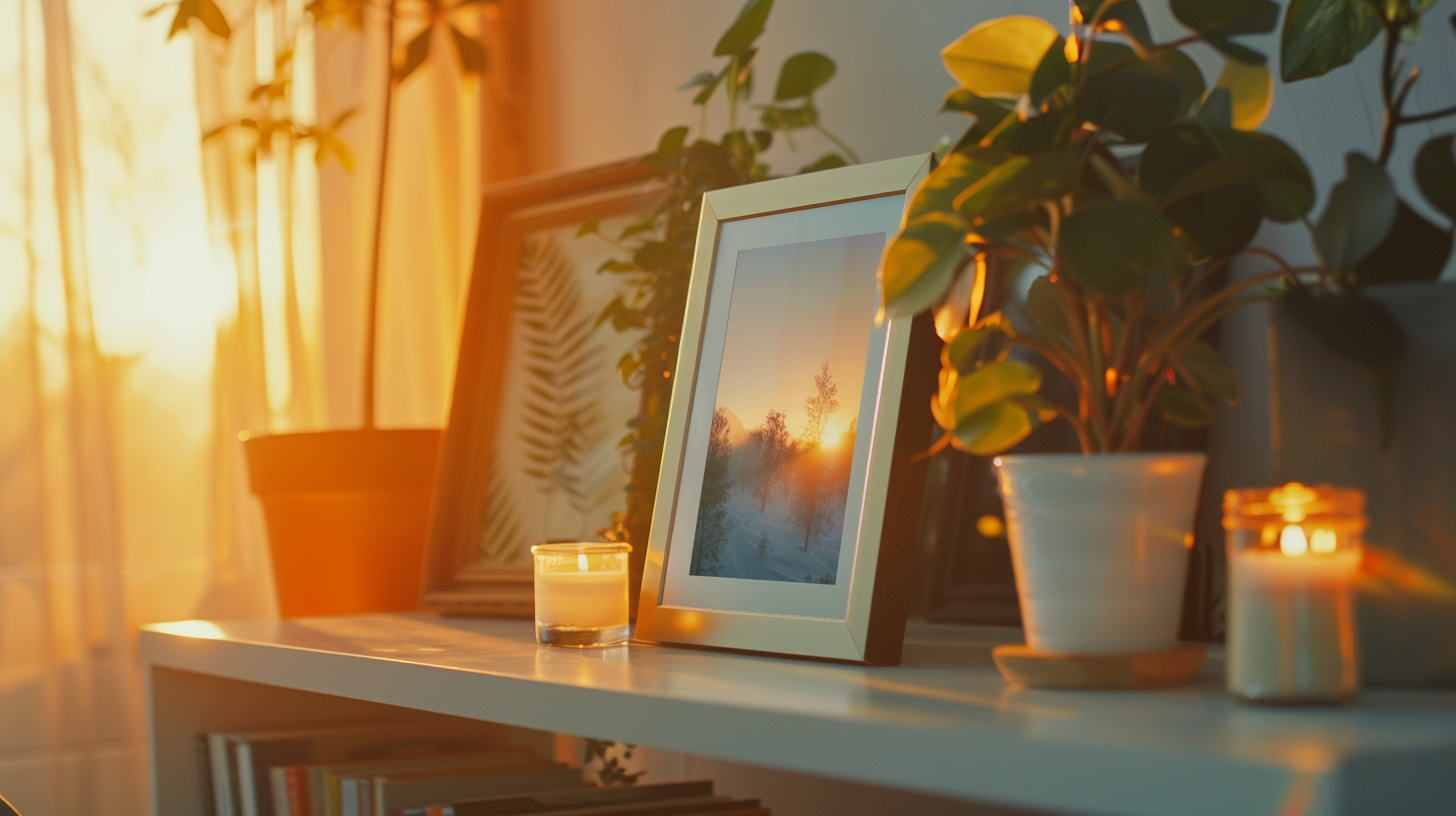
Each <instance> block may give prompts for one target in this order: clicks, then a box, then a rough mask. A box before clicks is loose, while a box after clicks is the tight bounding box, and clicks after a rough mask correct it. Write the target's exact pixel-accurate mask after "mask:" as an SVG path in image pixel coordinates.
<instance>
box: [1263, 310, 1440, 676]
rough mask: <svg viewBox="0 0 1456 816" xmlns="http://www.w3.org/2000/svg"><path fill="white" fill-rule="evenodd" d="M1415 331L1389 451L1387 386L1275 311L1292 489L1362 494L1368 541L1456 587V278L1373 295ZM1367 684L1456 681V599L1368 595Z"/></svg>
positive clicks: (1278, 435) (1281, 431)
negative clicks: (1381, 395)
mask: <svg viewBox="0 0 1456 816" xmlns="http://www.w3.org/2000/svg"><path fill="white" fill-rule="evenodd" d="M1366 292H1367V294H1369V295H1370V296H1371V297H1374V298H1376V299H1378V300H1380V301H1381V302H1383V303H1384V304H1385V305H1386V306H1388V307H1389V308H1390V310H1391V311H1392V312H1394V313H1395V315H1396V316H1397V318H1398V319H1399V320H1400V323H1401V325H1402V327H1403V328H1404V329H1405V332H1406V337H1407V344H1408V346H1407V350H1406V353H1405V355H1404V357H1403V358H1402V360H1401V361H1400V365H1399V373H1398V379H1397V387H1396V394H1395V407H1394V417H1395V425H1394V434H1393V437H1392V439H1391V440H1390V443H1389V444H1388V445H1386V446H1382V445H1381V440H1380V433H1379V423H1378V418H1377V412H1376V392H1375V382H1374V378H1373V376H1372V375H1371V373H1370V372H1369V371H1368V370H1366V369H1364V368H1362V367H1361V366H1359V365H1357V364H1355V363H1352V362H1350V361H1348V360H1345V359H1343V358H1340V357H1337V356H1335V355H1333V354H1331V353H1330V352H1329V351H1327V350H1326V349H1325V347H1324V346H1323V345H1322V344H1321V343H1320V342H1319V341H1318V340H1317V339H1316V338H1315V337H1314V336H1313V335H1312V334H1311V333H1310V332H1309V331H1308V330H1307V329H1306V328H1305V327H1304V326H1302V325H1300V324H1298V323H1296V322H1294V321H1293V320H1292V319H1291V318H1289V317H1288V316H1287V315H1285V314H1283V312H1282V310H1280V309H1278V308H1275V309H1273V310H1271V311H1272V315H1273V320H1272V328H1271V335H1270V362H1271V373H1272V378H1273V382H1272V383H1271V389H1270V394H1271V403H1272V404H1271V420H1272V437H1273V439H1272V441H1273V448H1274V468H1275V473H1276V474H1277V476H1278V478H1279V480H1280V481H1281V482H1285V481H1299V482H1304V483H1306V484H1320V483H1329V484H1334V485H1339V486H1344V487H1358V488H1360V489H1361V490H1364V491H1365V495H1366V498H1367V501H1368V513H1369V516H1370V527H1369V530H1368V531H1367V534H1366V541H1368V542H1369V543H1370V544H1372V545H1375V546H1378V547H1381V548H1383V549H1386V550H1389V551H1391V552H1394V553H1395V554H1396V555H1398V556H1400V557H1401V558H1404V559H1406V560H1408V561H1410V562H1412V563H1414V564H1415V565H1417V566H1419V567H1421V568H1422V569H1424V570H1427V571H1429V572H1431V573H1433V574H1435V575H1437V576H1439V577H1441V578H1442V579H1444V580H1445V581H1446V582H1447V583H1449V584H1452V585H1456V283H1431V284H1408V285H1400V286H1385V287H1376V288H1372V289H1368V290H1366ZM1359 627H1360V654H1361V671H1362V674H1363V675H1364V680H1365V683H1366V684H1367V685H1397V686H1413V685H1420V686H1430V685H1443V686H1452V685H1456V603H1453V602H1449V601H1442V600H1439V599H1432V598H1421V597H1411V596H1408V595H1376V594H1372V593H1369V592H1366V593H1362V594H1361V596H1360V602H1359Z"/></svg>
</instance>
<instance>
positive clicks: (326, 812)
mask: <svg viewBox="0 0 1456 816" xmlns="http://www.w3.org/2000/svg"><path fill="white" fill-rule="evenodd" d="M491 769H498V770H499V771H501V772H502V773H503V774H514V773H522V774H526V775H527V776H526V778H527V779H529V780H531V783H530V784H526V786H525V787H524V788H510V789H509V792H512V793H518V792H523V791H531V790H545V789H553V788H557V787H562V786H563V785H565V784H573V785H581V772H580V771H578V770H576V769H571V768H567V767H566V766H565V765H561V764H559V763H550V762H542V761H540V760H538V759H536V758H535V756H534V755H528V754H523V753H522V752H520V751H518V750H512V749H504V750H501V751H496V752H483V753H482V752H475V753H468V754H454V755H449V754H447V755H441V756H433V757H417V758H412V759H401V760H388V761H380V760H362V761H355V762H342V763H339V762H335V763H328V762H325V763H314V764H310V765H300V766H285V767H284V769H283V777H284V779H285V781H286V782H288V783H289V784H290V788H289V790H288V793H287V796H286V798H287V799H288V800H289V802H290V806H289V810H288V811H286V812H280V813H279V814H278V816H343V813H344V809H345V807H346V806H347V807H349V808H350V809H351V814H350V816H353V814H352V810H353V809H357V808H359V807H361V805H363V806H368V807H371V808H372V804H373V800H374V797H373V794H372V789H373V779H374V777H375V776H376V775H379V776H384V777H385V778H388V776H389V775H391V774H398V775H404V776H408V775H409V774H410V773H411V772H419V773H420V774H423V775H430V774H433V775H434V776H435V777H437V778H438V777H447V776H452V775H462V774H475V775H477V776H480V775H487V774H488V773H489V772H490V770H491ZM541 771H549V772H550V773H539V772H541ZM290 772H291V773H290ZM346 780H347V781H348V784H347V785H346V784H345V782H346ZM361 780H362V781H364V782H365V783H366V785H365V789H366V790H368V791H369V793H367V794H366V795H365V797H364V798H365V799H366V800H367V803H359V801H358V796H359V793H360V790H361V788H360V786H359V785H358V784H356V783H357V782H359V781H361ZM563 780H564V781H563ZM523 784H525V783H523ZM467 795H469V794H467ZM478 795H481V796H491V795H494V789H493V788H490V787H489V786H487V787H485V788H484V789H483V790H482V792H481V793H480V794H478ZM295 801H296V802H300V803H302V805H303V807H304V808H305V810H304V811H303V812H297V813H296V812H294V809H293V806H292V804H291V803H292V802H295ZM379 816H383V814H380V815H379Z"/></svg>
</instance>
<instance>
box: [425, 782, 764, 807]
mask: <svg viewBox="0 0 1456 816" xmlns="http://www.w3.org/2000/svg"><path fill="white" fill-rule="evenodd" d="M694 813H710V814H716V815H717V816H768V814H769V811H768V809H767V808H764V807H763V806H762V804H761V803H760V802H759V800H757V799H732V798H730V797H726V796H717V795H714V793H713V783H712V781H710V780H698V781H691V782H667V783H659V784H650V785H634V786H630V787H611V788H580V789H577V790H563V791H543V792H538V793H532V794H527V795H523V796H501V797H494V798H490V799H476V800H470V801H456V802H455V803H453V804H450V805H435V806H430V807H423V808H415V809H409V810H405V811H404V812H403V816H527V815H528V814H561V816H677V814H694Z"/></svg>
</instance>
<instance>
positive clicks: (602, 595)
mask: <svg viewBox="0 0 1456 816" xmlns="http://www.w3.org/2000/svg"><path fill="white" fill-rule="evenodd" d="M536 621H537V622H538V623H539V624H541V625H545V626H565V627H571V628H602V629H605V628H609V627H613V626H626V625H627V571H626V570H617V571H610V572H583V571H576V572H540V571H538V572H537V573H536Z"/></svg>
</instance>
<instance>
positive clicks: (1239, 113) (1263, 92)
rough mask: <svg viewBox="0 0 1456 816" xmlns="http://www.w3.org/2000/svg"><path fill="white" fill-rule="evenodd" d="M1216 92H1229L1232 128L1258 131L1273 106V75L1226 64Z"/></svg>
mask: <svg viewBox="0 0 1456 816" xmlns="http://www.w3.org/2000/svg"><path fill="white" fill-rule="evenodd" d="M1214 87H1215V88H1228V89H1229V95H1230V96H1231V97H1232V99H1233V109H1234V122H1233V124H1234V127H1236V128H1238V129H1239V130H1258V129H1259V125H1262V124H1263V123H1264V117H1266V116H1268V115H1269V107H1270V106H1271V105H1272V104H1273V103H1274V75H1273V74H1271V73H1270V72H1269V66H1268V65H1267V64H1264V65H1251V64H1249V63H1247V62H1240V61H1238V60H1233V59H1231V60H1227V61H1225V62H1224V65H1223V73H1222V74H1220V75H1219V77H1218V83H1217V84H1215V85H1214Z"/></svg>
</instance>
